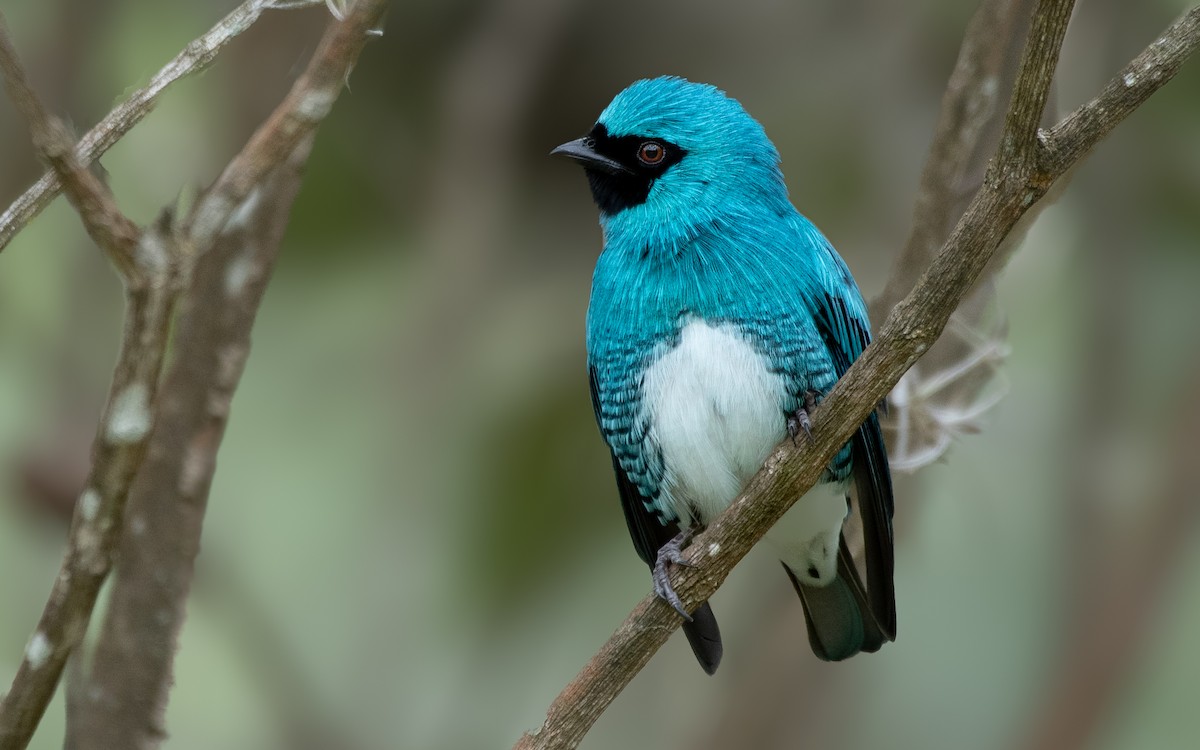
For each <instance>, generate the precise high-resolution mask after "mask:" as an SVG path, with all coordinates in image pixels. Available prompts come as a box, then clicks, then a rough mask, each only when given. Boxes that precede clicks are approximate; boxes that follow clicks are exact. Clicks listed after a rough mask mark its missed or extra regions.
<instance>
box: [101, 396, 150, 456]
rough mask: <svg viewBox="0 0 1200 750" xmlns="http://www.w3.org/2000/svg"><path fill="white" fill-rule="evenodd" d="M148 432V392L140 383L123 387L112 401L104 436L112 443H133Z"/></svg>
mask: <svg viewBox="0 0 1200 750" xmlns="http://www.w3.org/2000/svg"><path fill="white" fill-rule="evenodd" d="M149 431H150V392H149V391H148V390H147V389H146V386H145V385H143V384H141V383H133V384H131V385H128V386H126V387H125V389H124V390H122V391H121V392H120V393H118V394H117V396H116V398H114V399H113V404H112V411H111V412H109V415H108V425H107V426H106V428H105V435H106V436H107V437H108V439H109V441H111V442H113V443H135V442H137V441H138V440H141V439H142V438H144V437H146V433H148V432H149Z"/></svg>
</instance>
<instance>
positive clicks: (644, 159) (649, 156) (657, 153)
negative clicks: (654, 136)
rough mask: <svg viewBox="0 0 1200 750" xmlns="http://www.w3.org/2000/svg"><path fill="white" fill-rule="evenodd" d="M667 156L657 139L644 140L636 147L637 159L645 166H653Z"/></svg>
mask: <svg viewBox="0 0 1200 750" xmlns="http://www.w3.org/2000/svg"><path fill="white" fill-rule="evenodd" d="M666 156H667V150H666V149H665V148H663V145H662V144H661V143H659V142H658V141H646V142H645V143H643V144H642V145H641V146H639V147H638V152H637V157H638V161H640V162H641V163H642V164H645V165H646V166H647V167H653V166H655V165H656V164H658V163H660V162H661V161H662V160H663V159H665V158H666Z"/></svg>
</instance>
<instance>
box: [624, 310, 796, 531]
mask: <svg viewBox="0 0 1200 750" xmlns="http://www.w3.org/2000/svg"><path fill="white" fill-rule="evenodd" d="M642 389H643V390H642V403H643V404H644V405H645V407H646V408H647V409H648V411H649V417H650V420H649V421H650V433H649V437H650V439H651V441H652V442H654V443H656V444H657V445H658V448H659V450H661V451H662V457H663V468H664V477H663V482H662V485H661V489H660V492H661V493H662V496H663V498H662V499H663V500H664V501H665V503H667V504H669V505H670V506H671V507H672V508H673V509H674V510H675V512H676V514H677V515H679V517H680V518H681V519H683V520H684V522H685V523H686V522H688V521H691V520H698V521H700V522H701V523H707V522H708V521H710V520H712V518H713V517H714V516H716V515H717V514H718V513H720V512H721V511H722V510H724V509H725V508H726V507H728V506H729V503H730V502H732V501H733V499H734V498H735V497H737V495H738V492H740V491H741V489H742V487H743V486H744V485H745V483H746V481H747V480H748V479H749V478H750V477H751V476H753V475H754V473H755V472H756V471H758V468H759V467H760V466H761V465H762V462H763V460H764V459H766V457H767V455H768V454H769V453H770V452H771V449H772V448H774V447H775V445H776V444H777V443H778V442H779V441H780V440H782V439H783V437H784V435H785V434H786V431H787V430H786V428H787V417H786V415H784V413H783V404H784V403H785V401H786V397H787V394H786V393H785V390H784V383H783V379H782V378H780V377H779V376H778V375H776V374H774V373H772V372H771V371H770V368H769V365H768V363H767V360H766V358H765V357H763V356H762V355H761V354H759V353H758V352H757V351H755V350H754V348H753V347H752V346H751V345H750V344H749V342H747V341H746V340H745V339H744V338H743V337H742V336H740V335H739V334H738V333H737V332H736V330H735V329H734V328H733V327H732V326H729V325H718V326H712V325H709V324H708V323H705V322H703V321H700V320H692V321H690V322H688V323H686V324H685V325H684V327H683V330H682V331H681V332H680V340H679V344H678V345H677V346H676V347H675V348H674V349H671V350H670V351H668V352H666V353H665V354H664V355H662V356H661V357H660V358H659V359H658V361H656V362H655V363H654V364H653V365H651V366H650V367H649V368H648V369H647V370H646V374H645V376H644V377H643V380H642ZM693 510H694V511H695V512H694V513H693ZM695 515H698V516H699V518H695V519H694V518H693V517H694V516H695Z"/></svg>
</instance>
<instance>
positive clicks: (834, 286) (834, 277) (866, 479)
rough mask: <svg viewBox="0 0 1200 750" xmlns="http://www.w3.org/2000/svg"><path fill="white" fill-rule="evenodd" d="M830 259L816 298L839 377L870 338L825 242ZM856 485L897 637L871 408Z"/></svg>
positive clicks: (880, 611) (888, 494)
mask: <svg viewBox="0 0 1200 750" xmlns="http://www.w3.org/2000/svg"><path fill="white" fill-rule="evenodd" d="M822 245H823V249H824V250H825V260H826V261H827V263H826V265H825V268H824V269H822V270H823V271H824V273H823V275H822V282H823V283H822V285H821V287H822V288H821V290H820V291H819V292H818V293H817V295H816V299H815V300H814V301H815V308H816V309H815V317H816V321H817V328H818V330H819V331H820V333H821V337H822V338H823V339H824V341H825V345H826V347H827V348H828V349H829V353H830V355H831V357H832V359H833V368H834V372H835V373H836V375H837V377H838V378H841V377H842V376H843V375H845V374H846V370H848V369H850V364H851V363H852V362H854V360H856V359H858V356H859V355H860V354H862V352H863V350H864V349H865V348H866V347H867V344H868V343H869V342H870V340H871V334H870V323H869V322H868V319H867V310H866V305H865V304H864V303H863V301H862V297H861V295H860V294H859V293H858V289H857V287H856V286H855V284H854V280H853V278H851V276H850V271H849V270H848V269H847V268H846V264H845V263H844V262H843V261H842V259H841V258H840V257H839V256H838V255H837V254H836V253H835V252H834V251H833V248H831V247H829V245H828V243H822ZM851 454H852V456H853V459H852V463H853V466H854V484H855V487H856V488H857V495H858V497H857V498H856V499H857V503H858V508H859V513H861V514H862V522H863V541H864V546H865V549H866V567H867V595H868V598H869V600H870V602H871V610H872V612H873V613H874V615H875V617H876V620H877V621H878V624H879V627H880V629H881V630H882V631H883V632H884V634H885V635H886V636H887V637H888V638H889V639H893V638H895V636H896V596H895V589H894V586H893V582H892V577H893V575H892V569H893V550H892V513H893V506H894V503H893V499H892V478H891V472H890V470H889V469H888V459H887V450H886V448H885V447H884V444H883V431H882V429H881V428H880V425H879V417H878V415H877V414H876V413H874V412H872V413H871V415H870V416H869V417H867V421H865V422H863V424H862V426H860V427H859V428H858V431H857V432H856V433H855V434H854V437H853V438H852V440H851Z"/></svg>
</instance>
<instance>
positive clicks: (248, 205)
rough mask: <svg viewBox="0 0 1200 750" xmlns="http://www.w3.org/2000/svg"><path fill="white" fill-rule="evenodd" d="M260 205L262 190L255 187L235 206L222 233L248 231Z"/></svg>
mask: <svg viewBox="0 0 1200 750" xmlns="http://www.w3.org/2000/svg"><path fill="white" fill-rule="evenodd" d="M261 204H262V189H261V188H257V187H256V188H254V189H253V190H251V191H250V194H249V195H247V196H246V197H245V199H243V200H242V202H241V203H239V204H238V205H237V208H235V209H234V210H233V213H231V214H229V220H228V221H226V222H225V229H224V232H225V233H228V232H231V231H235V230H240V229H249V228H250V227H251V226H253V225H254V217H255V216H257V215H258V211H259V206H260V205H261Z"/></svg>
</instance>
